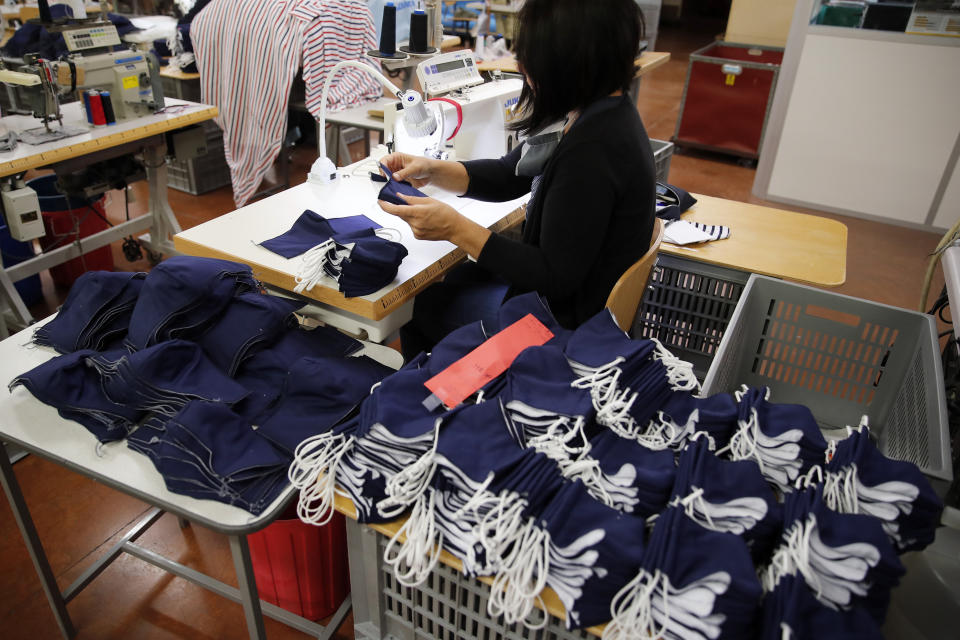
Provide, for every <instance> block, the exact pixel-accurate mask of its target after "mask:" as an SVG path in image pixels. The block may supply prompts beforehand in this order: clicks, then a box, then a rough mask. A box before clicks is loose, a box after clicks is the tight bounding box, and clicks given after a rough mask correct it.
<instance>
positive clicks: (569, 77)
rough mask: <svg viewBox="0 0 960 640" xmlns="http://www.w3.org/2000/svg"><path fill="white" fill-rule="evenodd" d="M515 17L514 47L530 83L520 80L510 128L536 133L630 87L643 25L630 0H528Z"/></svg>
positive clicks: (637, 9)
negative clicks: (516, 110) (517, 109)
mask: <svg viewBox="0 0 960 640" xmlns="http://www.w3.org/2000/svg"><path fill="white" fill-rule="evenodd" d="M518 18H519V21H520V26H519V31H518V33H517V37H516V40H515V42H514V51H515V52H516V56H517V62H518V63H519V66H520V69H521V70H522V71H523V72H524V73H525V74H526V75H527V78H528V81H529V82H530V83H531V84H532V85H533V86H529V85H527V84H526V83H525V84H524V87H523V90H522V91H521V93H520V104H519V107H520V109H521V110H522V117H521V119H520V120H519V121H517V122H515V123H514V124H513V125H512V126H511V128H512V129H514V130H516V131H520V132H522V133H525V134H531V133H535V132H536V131H537V130H539V129H541V128H542V127H544V126H545V125H547V124H549V123H551V122H554V121H557V120H560V119H562V118H563V117H564V116H566V115H567V113H568V112H570V111H573V110H575V109H583V108H585V107H586V106H588V105H589V104H591V103H592V102H594V101H595V100H597V99H599V98H602V97H603V96H607V95H610V94H611V93H613V92H614V91H616V90H618V89H620V90H623V91H627V90H629V88H630V82H631V81H632V80H633V76H634V71H635V66H634V60H635V59H636V56H637V54H638V52H639V43H640V38H641V36H642V34H643V27H644V24H643V15H642V14H641V13H640V9H639V7H638V6H637V4H636V2H635V1H634V0H589V1H587V0H526V2H525V3H524V5H523V8H522V9H521V10H520V14H519V16H518Z"/></svg>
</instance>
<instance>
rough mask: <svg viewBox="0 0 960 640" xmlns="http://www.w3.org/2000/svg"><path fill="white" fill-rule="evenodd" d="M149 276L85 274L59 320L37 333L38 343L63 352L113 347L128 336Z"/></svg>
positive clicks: (36, 341) (42, 327) (119, 273)
mask: <svg viewBox="0 0 960 640" xmlns="http://www.w3.org/2000/svg"><path fill="white" fill-rule="evenodd" d="M145 277H146V274H144V273H126V272H113V271H88V272H87V273H84V274H83V275H81V276H80V277H79V278H77V281H76V282H75V283H74V284H73V287H72V288H71V289H70V293H68V294H67V299H66V300H64V302H63V305H62V306H61V307H60V310H59V311H58V313H57V315H56V317H55V318H54V319H53V320H51V321H50V322H48V323H47V324H45V325H43V326H41V327H38V328H37V329H36V330H35V331H34V332H33V341H34V343H35V344H38V345H40V346H44V347H53V348H54V349H56V350H57V351H59V352H60V353H71V352H73V351H77V350H79V349H93V350H96V351H103V350H104V349H107V348H109V347H110V346H111V345H113V344H114V343H115V342H116V341H117V340H120V339H122V338H123V337H124V336H125V335H126V333H127V327H128V326H129V324H130V316H131V314H132V313H133V307H134V305H135V304H136V302H137V298H138V297H139V295H140V289H141V287H142V286H143V283H144V278H145Z"/></svg>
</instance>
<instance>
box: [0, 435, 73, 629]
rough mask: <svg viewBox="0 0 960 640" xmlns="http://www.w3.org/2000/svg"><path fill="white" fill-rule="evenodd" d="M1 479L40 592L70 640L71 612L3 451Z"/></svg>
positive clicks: (0, 468)
mask: <svg viewBox="0 0 960 640" xmlns="http://www.w3.org/2000/svg"><path fill="white" fill-rule="evenodd" d="M0 482H2V483H3V491H4V493H6V494H7V500H9V501H10V508H11V509H12V510H13V517H14V518H15V519H16V521H17V526H18V527H20V534H21V535H22V536H23V541H24V543H26V545H27V551H29V552H30V559H31V560H33V566H34V568H35V569H36V570H37V575H38V576H39V577H40V584H41V585H42V586H43V592H44V593H45V594H47V600H48V601H49V602H50V608H51V609H53V615H54V617H55V618H56V619H57V625H58V626H59V627H60V633H62V634H63V637H64V638H67V639H68V640H69V639H70V638H72V637H73V636H75V635H76V631H75V630H74V628H73V622H72V621H71V620H70V614H69V613H68V612H67V603H66V602H65V601H64V599H63V596H62V595H61V594H60V587H58V586H57V580H56V578H55V577H54V575H53V569H51V568H50V563H49V562H48V561H47V555H46V553H45V552H44V551H43V545H42V544H41V543H40V536H38V535H37V528H36V527H35V526H34V525H33V519H32V518H31V517H30V511H29V510H28V509H27V503H26V501H25V500H24V499H23V492H21V491H20V484H19V483H18V482H17V476H16V475H15V474H14V472H13V465H11V464H10V460H9V459H8V458H7V456H6V454H4V455H0Z"/></svg>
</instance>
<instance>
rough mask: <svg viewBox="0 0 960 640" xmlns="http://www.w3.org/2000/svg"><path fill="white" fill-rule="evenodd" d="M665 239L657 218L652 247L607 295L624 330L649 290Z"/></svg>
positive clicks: (614, 315)
mask: <svg viewBox="0 0 960 640" xmlns="http://www.w3.org/2000/svg"><path fill="white" fill-rule="evenodd" d="M662 240H663V222H662V221H661V220H660V218H657V219H656V220H655V221H654V223H653V233H652V234H651V236H650V248H649V249H648V250H647V252H646V253H645V254H643V257H641V258H640V259H639V260H637V261H636V262H634V263H633V264H632V265H631V266H630V267H629V268H628V269H627V270H626V271H624V272H623V275H622V276H620V279H619V280H617V282H616V284H614V285H613V289H611V290H610V295H609V296H608V297H607V305H606V307H607V309H610V311H611V312H612V313H613V317H614V318H615V319H616V321H617V325H619V327H620V328H621V329H623V330H624V331H628V332H629V331H630V328H631V327H632V326H633V319H634V318H635V317H636V316H637V309H638V308H639V307H640V301H641V300H643V294H644V292H645V291H646V290H647V281H648V280H649V279H650V270H651V269H653V265H654V264H655V263H656V262H657V250H658V249H659V248H660V242H661V241H662Z"/></svg>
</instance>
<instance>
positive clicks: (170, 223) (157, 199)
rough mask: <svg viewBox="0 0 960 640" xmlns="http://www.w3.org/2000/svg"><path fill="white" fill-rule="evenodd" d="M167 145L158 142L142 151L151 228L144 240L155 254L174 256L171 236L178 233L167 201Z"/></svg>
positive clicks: (178, 228)
mask: <svg viewBox="0 0 960 640" xmlns="http://www.w3.org/2000/svg"><path fill="white" fill-rule="evenodd" d="M166 153H167V145H166V143H165V142H163V140H162V139H160V142H158V143H156V144H151V145H149V146H147V147H145V148H144V150H143V161H144V165H145V166H146V169H147V184H148V185H149V188H150V215H151V216H152V218H153V226H152V227H151V228H150V237H149V239H147V238H144V242H146V243H147V244H148V246H149V248H150V249H151V250H152V251H155V252H156V253H165V254H167V255H176V253H177V252H176V251H175V250H174V248H173V240H172V238H173V236H174V235H176V234H178V233H180V231H181V229H180V223H179V222H177V218H176V216H174V214H173V209H172V208H170V201H169V200H168V199H167V163H166Z"/></svg>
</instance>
